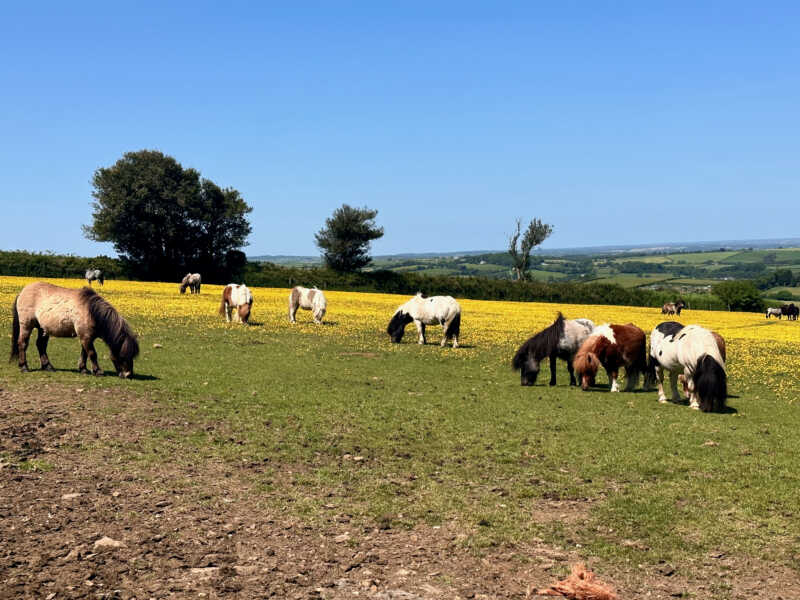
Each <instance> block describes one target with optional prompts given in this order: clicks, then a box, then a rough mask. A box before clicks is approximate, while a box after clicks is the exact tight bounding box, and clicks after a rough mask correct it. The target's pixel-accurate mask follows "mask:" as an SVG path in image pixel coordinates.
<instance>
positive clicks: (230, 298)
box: [219, 283, 253, 325]
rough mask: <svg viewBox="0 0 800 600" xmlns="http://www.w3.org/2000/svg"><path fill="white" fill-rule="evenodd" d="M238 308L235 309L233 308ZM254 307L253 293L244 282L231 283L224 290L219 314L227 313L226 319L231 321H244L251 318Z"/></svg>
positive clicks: (245, 322)
mask: <svg viewBox="0 0 800 600" xmlns="http://www.w3.org/2000/svg"><path fill="white" fill-rule="evenodd" d="M234 308H235V309H236V310H233V309H234ZM252 308H253V294H251V293H250V290H249V289H247V286H246V285H244V284H241V285H239V284H238V283H229V284H228V285H226V286H225V289H224V290H222V303H221V304H220V305H219V314H221V315H225V320H226V321H227V322H228V323H230V322H231V321H233V322H234V323H244V324H245V325H247V324H248V323H247V322H248V321H249V320H250V310H251V309H252Z"/></svg>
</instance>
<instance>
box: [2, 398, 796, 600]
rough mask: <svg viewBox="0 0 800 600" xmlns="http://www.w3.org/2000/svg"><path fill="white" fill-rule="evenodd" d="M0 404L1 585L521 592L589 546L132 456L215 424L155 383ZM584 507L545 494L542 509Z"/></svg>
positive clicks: (100, 592)
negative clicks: (500, 540)
mask: <svg viewBox="0 0 800 600" xmlns="http://www.w3.org/2000/svg"><path fill="white" fill-rule="evenodd" d="M156 404H157V403H156ZM0 406H1V407H2V410H1V411H0V540H2V543H0V598H33V597H35V598H49V599H50V600H59V599H61V598H127V599H132V598H138V599H142V598H185V597H192V598H197V597H204V598H256V597H258V598H269V597H275V598H292V599H300V598H303V599H305V598H330V599H339V598H353V597H356V596H357V597H361V598H374V599H379V600H390V599H397V600H401V599H402V600H417V599H420V598H425V599H427V598H464V599H471V598H475V599H489V598H525V597H526V595H527V593H528V590H529V589H530V588H531V587H537V588H546V587H547V586H548V585H549V584H551V583H553V582H555V581H556V580H557V579H558V578H560V576H562V575H563V574H564V573H566V571H567V570H568V566H569V564H571V563H574V562H577V561H578V560H580V559H581V557H579V556H578V554H577V551H570V552H565V551H564V550H562V549H558V548H553V547H550V546H548V545H546V544H545V543H544V542H542V541H541V540H537V539H534V540H530V541H528V542H527V543H525V544H519V545H515V546H513V547H502V548H495V549H491V550H489V551H486V552H484V553H483V554H482V555H478V554H477V553H475V552H473V551H471V550H470V549H469V548H467V547H466V544H465V540H467V535H466V532H464V531H461V530H459V529H458V528H457V527H456V526H455V525H443V526H441V527H429V526H418V527H416V528H414V529H412V530H406V529H392V528H391V524H390V523H377V524H368V525H364V524H359V523H353V522H351V520H350V518H349V517H348V515H346V514H343V513H342V512H341V511H339V512H337V511H333V510H332V511H331V514H330V515H329V516H327V517H326V518H325V520H324V525H323V526H321V527H319V526H314V527H312V526H310V525H308V524H306V523H304V522H303V521H302V520H299V519H297V518H296V517H293V516H290V514H289V513H288V512H283V511H282V510H281V509H277V508H274V507H270V506H268V503H266V502H260V501H259V494H263V492H258V491H256V490H254V489H253V488H252V483H250V482H251V481H252V479H251V478H250V477H249V475H250V473H249V472H248V469H245V468H237V467H236V466H232V465H229V464H225V463H223V462H218V461H213V460H203V459H200V461H199V462H197V461H195V462H193V461H191V460H189V461H182V460H181V461H176V460H170V457H169V456H168V455H167V453H166V452H165V457H164V460H163V461H158V462H157V463H156V464H153V462H152V461H150V462H141V463H140V462H132V459H131V458H130V457H129V456H128V455H127V454H126V453H125V452H123V451H121V450H117V448H123V447H125V448H127V447H129V446H130V445H133V446H134V447H135V445H136V444H137V442H138V440H140V439H143V438H144V437H145V436H146V435H148V433H149V432H151V431H153V430H154V429H163V428H173V429H174V428H190V429H191V428H198V429H204V428H206V427H207V426H208V425H207V424H203V423H194V422H192V421H191V420H188V419H186V418H185V417H183V416H181V415H178V414H175V413H174V411H173V412H171V411H170V409H167V408H164V407H163V406H162V407H160V408H159V409H158V410H153V409H154V406H155V404H154V400H153V399H151V398H147V397H135V396H129V395H124V396H120V395H119V392H117V391H111V390H91V391H84V390H81V389H66V388H59V387H55V386H50V387H45V388H42V389H37V390H27V391H26V390H15V391H9V390H4V391H0ZM34 459H35V460H34ZM273 467H274V465H273ZM572 504H575V505H576V506H572ZM586 510H587V508H586V506H585V503H577V502H575V503H570V502H567V501H563V502H562V501H551V502H543V503H541V505H537V508H536V510H535V511H534V513H535V514H534V518H541V519H543V520H555V519H559V520H562V521H564V522H568V523H569V522H573V523H574V522H579V521H580V520H581V519H582V518H583V517H584V515H585V511H586ZM537 515H539V516H537ZM699 562H703V564H701V565H699V569H700V572H703V573H705V572H707V573H708V576H709V577H712V573H724V577H725V580H726V581H727V582H728V583H729V584H730V586H729V587H730V589H731V590H732V591H731V595H730V597H731V598H751V597H753V595H754V593H755V592H756V591H757V592H758V595H760V596H766V597H773V598H796V597H797V596H792V595H790V594H789V593H788V592H786V590H787V589H791V588H790V585H789V583H788V582H789V579H788V578H789V576H791V577H792V579H791V581H792V582H793V581H794V576H793V574H791V573H784V572H781V571H778V572H773V571H772V570H770V569H769V568H768V567H766V566H764V565H757V564H747V565H744V564H743V563H741V561H735V560H734V559H733V558H730V557H725V556H718V557H706V558H705V559H699ZM706 563H707V565H708V566H707V567H706V566H705V564H706ZM742 567H746V568H745V569H744V570H743V569H742ZM598 574H599V575H601V576H602V577H603V579H605V580H608V581H611V582H613V583H615V584H616V585H617V586H618V587H619V588H621V590H620V591H621V592H622V593H621V597H622V598H645V597H646V598H665V599H666V598H674V597H680V595H688V594H692V595H693V597H701V598H703V597H711V595H710V594H711V592H710V591H709V590H710V589H711V588H708V587H706V586H705V584H704V583H703V582H702V581H698V578H697V577H696V576H695V577H694V578H689V577H684V576H683V574H682V573H681V571H680V569H676V568H674V567H672V566H671V565H659V566H657V567H655V568H650V567H645V568H640V567H632V568H631V569H630V570H627V571H626V570H622V571H619V572H614V573H609V572H601V573H598Z"/></svg>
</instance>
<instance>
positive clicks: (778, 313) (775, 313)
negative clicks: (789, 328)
mask: <svg viewBox="0 0 800 600" xmlns="http://www.w3.org/2000/svg"><path fill="white" fill-rule="evenodd" d="M770 317H778V318H779V319H780V318H781V317H783V311H782V310H781V309H780V308H768V309H767V312H766V314H765V315H764V318H765V319H769V318H770Z"/></svg>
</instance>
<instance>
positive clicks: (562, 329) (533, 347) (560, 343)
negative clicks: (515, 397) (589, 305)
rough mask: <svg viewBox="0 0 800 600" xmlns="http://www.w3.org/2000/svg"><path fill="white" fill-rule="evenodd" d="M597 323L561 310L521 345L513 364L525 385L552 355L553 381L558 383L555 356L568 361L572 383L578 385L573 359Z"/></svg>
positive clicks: (534, 380) (551, 375) (551, 372)
mask: <svg viewBox="0 0 800 600" xmlns="http://www.w3.org/2000/svg"><path fill="white" fill-rule="evenodd" d="M593 329H594V323H592V322H591V321H590V320H589V319H570V320H567V319H565V318H564V315H562V314H561V313H558V317H556V320H555V321H554V322H553V324H552V325H550V326H549V327H546V328H544V329H542V330H541V331H540V332H539V333H537V334H536V335H534V336H533V337H532V338H530V339H528V341H526V342H525V343H524V344H522V346H520V348H519V350H517V353H516V354H515V355H514V358H513V359H512V361H511V366H512V367H513V368H514V370H516V371H520V377H521V380H522V385H533V384H535V383H536V378H537V376H538V375H539V369H540V364H541V362H542V360H544V359H545V358H548V357H549V358H550V385H555V384H556V358H560V359H561V360H565V361H567V371H569V384H570V385H577V382H576V381H575V373H574V370H573V368H572V359H573V358H575V353H576V352H577V351H578V348H580V346H581V344H583V342H584V341H585V340H586V338H587V337H589V335H590V334H591V333H592V330H593Z"/></svg>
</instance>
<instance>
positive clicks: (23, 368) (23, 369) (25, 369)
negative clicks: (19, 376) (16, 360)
mask: <svg viewBox="0 0 800 600" xmlns="http://www.w3.org/2000/svg"><path fill="white" fill-rule="evenodd" d="M19 372H20V373H28V372H30V369H28V365H20V366H19Z"/></svg>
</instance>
